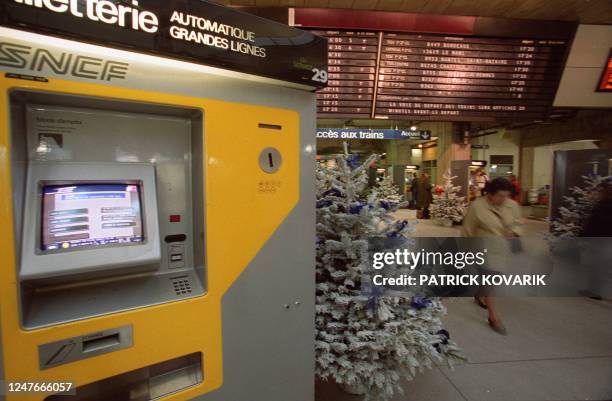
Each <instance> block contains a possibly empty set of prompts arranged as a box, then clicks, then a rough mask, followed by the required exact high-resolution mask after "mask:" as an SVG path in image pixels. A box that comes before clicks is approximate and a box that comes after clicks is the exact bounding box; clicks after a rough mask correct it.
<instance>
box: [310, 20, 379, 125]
mask: <svg viewBox="0 0 612 401" xmlns="http://www.w3.org/2000/svg"><path fill="white" fill-rule="evenodd" d="M314 33H316V34H318V35H320V36H325V37H327V40H328V45H327V46H328V70H327V71H328V81H327V87H326V88H324V89H322V90H320V91H319V92H317V113H318V115H319V117H322V118H323V117H325V116H329V117H338V116H343V117H352V118H365V119H368V118H372V108H373V106H374V93H375V88H374V86H375V83H376V71H377V67H378V64H377V62H378V58H379V49H380V40H379V36H380V35H379V34H378V33H375V32H350V31H323V32H322V31H315V32H314Z"/></svg>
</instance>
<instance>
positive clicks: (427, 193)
mask: <svg viewBox="0 0 612 401" xmlns="http://www.w3.org/2000/svg"><path fill="white" fill-rule="evenodd" d="M417 187H418V189H417V217H418V215H419V214H420V215H421V218H423V219H428V218H429V205H430V204H431V201H432V199H433V197H432V194H431V182H430V181H429V174H427V173H421V178H420V179H419V183H418V185H417Z"/></svg>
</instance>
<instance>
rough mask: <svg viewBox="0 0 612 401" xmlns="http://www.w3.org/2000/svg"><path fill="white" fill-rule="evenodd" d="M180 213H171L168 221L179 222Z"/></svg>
mask: <svg viewBox="0 0 612 401" xmlns="http://www.w3.org/2000/svg"><path fill="white" fill-rule="evenodd" d="M180 222H181V215H180V214H171V215H170V223H180Z"/></svg>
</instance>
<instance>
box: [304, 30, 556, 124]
mask: <svg viewBox="0 0 612 401" xmlns="http://www.w3.org/2000/svg"><path fill="white" fill-rule="evenodd" d="M315 33H316V34H319V35H322V36H326V37H327V38H328V47H329V71H330V78H329V82H328V87H327V88H325V89H323V90H321V91H320V92H318V95H317V99H318V107H317V109H318V116H319V118H374V119H410V120H441V121H498V120H522V119H524V120H534V119H542V118H545V117H546V116H547V115H548V113H549V112H550V108H551V105H552V102H553V99H554V95H555V92H556V90H557V86H558V85H559V80H560V77H561V73H562V70H563V63H564V60H565V55H566V51H567V41H566V40H556V39H521V38H493V37H491V38H487V37H475V36H459V35H452V36H448V35H434V34H409V33H377V32H342V31H315ZM359 96H361V97H359ZM368 100H369V102H368Z"/></svg>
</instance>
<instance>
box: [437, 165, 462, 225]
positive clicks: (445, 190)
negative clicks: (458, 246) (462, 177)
mask: <svg viewBox="0 0 612 401" xmlns="http://www.w3.org/2000/svg"><path fill="white" fill-rule="evenodd" d="M442 178H443V179H444V184H443V185H442V186H441V187H439V188H440V190H436V191H435V192H436V193H435V194H434V195H433V200H432V203H431V205H430V206H429V212H430V214H431V217H432V219H437V220H440V221H444V220H446V221H452V222H455V223H460V222H461V221H462V220H463V218H464V217H465V213H466V206H465V197H463V196H459V195H458V193H459V191H460V190H461V187H460V186H455V185H453V180H454V179H455V178H457V177H456V176H451V171H450V169H448V170H447V171H446V172H445V173H444V174H443V175H442Z"/></svg>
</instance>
